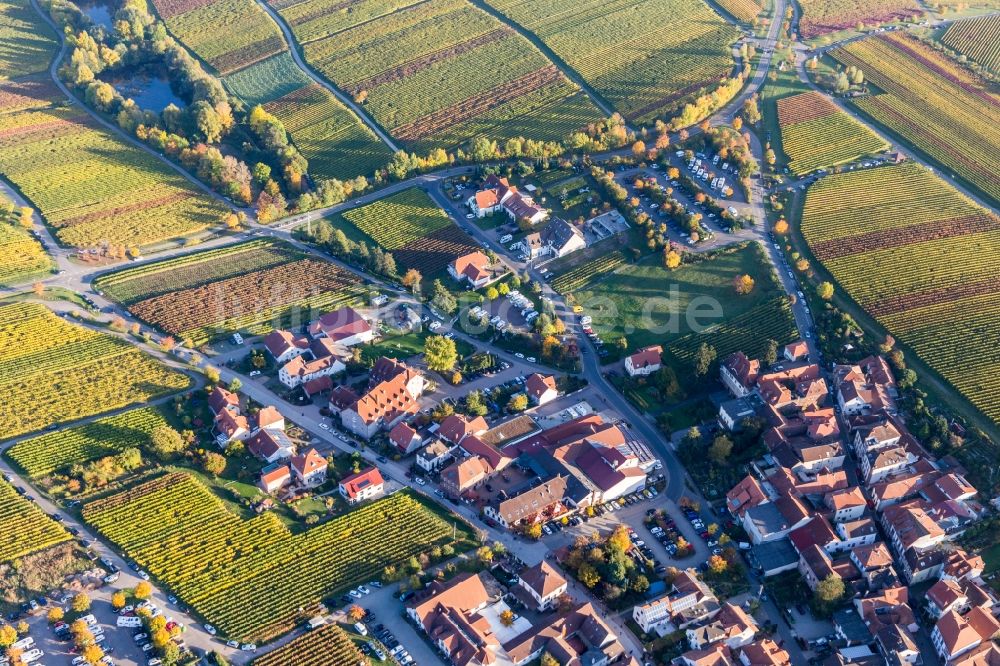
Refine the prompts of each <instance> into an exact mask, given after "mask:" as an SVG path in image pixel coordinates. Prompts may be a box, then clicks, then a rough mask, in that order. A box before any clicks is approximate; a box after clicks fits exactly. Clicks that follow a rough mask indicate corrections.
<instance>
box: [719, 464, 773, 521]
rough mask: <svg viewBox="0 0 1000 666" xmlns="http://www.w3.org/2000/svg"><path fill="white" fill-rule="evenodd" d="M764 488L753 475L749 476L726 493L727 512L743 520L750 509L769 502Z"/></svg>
mask: <svg viewBox="0 0 1000 666" xmlns="http://www.w3.org/2000/svg"><path fill="white" fill-rule="evenodd" d="M769 501H770V498H769V497H768V495H767V493H766V492H765V491H764V486H762V485H761V483H760V481H758V480H757V479H756V477H754V476H753V475H752V474H747V475H746V476H745V477H743V480H742V481H740V482H739V483H737V484H736V485H735V486H733V488H732V489H731V490H730V491H729V492H728V493H726V510H727V511H729V513H730V514H732V515H733V516H735V517H738V518H742V517H743V514H744V513H746V512H747V510H748V509H752V508H753V507H755V506H757V505H759V504H763V503H764V502H769Z"/></svg>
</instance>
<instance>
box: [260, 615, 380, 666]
mask: <svg viewBox="0 0 1000 666" xmlns="http://www.w3.org/2000/svg"><path fill="white" fill-rule="evenodd" d="M362 661H364V658H363V657H362V656H361V653H360V652H359V651H358V648H357V646H356V645H355V644H354V641H352V640H351V638H350V637H349V636H348V635H347V634H345V633H344V630H343V629H341V628H340V627H339V626H337V625H335V624H328V625H326V626H325V627H320V628H319V629H315V630H313V631H310V632H309V633H307V634H304V635H302V636H299V637H298V638H296V639H294V640H292V641H291V642H290V643H288V645H284V646H282V647H280V648H278V649H277V650H273V651H271V652H268V653H267V654H265V655H264V656H262V657H258V658H256V659H254V660H253V666H285V665H286V664H295V666H357V664H359V663H361V662H362Z"/></svg>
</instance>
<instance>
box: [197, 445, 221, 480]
mask: <svg viewBox="0 0 1000 666" xmlns="http://www.w3.org/2000/svg"><path fill="white" fill-rule="evenodd" d="M201 468H202V469H203V470H205V472H207V473H208V474H211V475H212V476H219V475H220V474H222V473H223V472H224V471H226V457H225V456H223V455H222V454H219V453H215V452H214V451H208V452H206V453H205V455H204V456H202V458H201Z"/></svg>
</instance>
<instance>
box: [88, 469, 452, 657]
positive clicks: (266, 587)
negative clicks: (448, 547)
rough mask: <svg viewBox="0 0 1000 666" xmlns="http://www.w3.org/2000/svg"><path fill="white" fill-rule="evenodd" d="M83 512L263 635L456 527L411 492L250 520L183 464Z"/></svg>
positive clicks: (149, 562) (148, 564)
mask: <svg viewBox="0 0 1000 666" xmlns="http://www.w3.org/2000/svg"><path fill="white" fill-rule="evenodd" d="M164 507H171V509H170V510H169V511H165V510H164ZM83 517H84V519H85V520H86V521H87V522H88V523H90V524H91V525H93V526H94V527H95V528H97V529H98V530H100V532H101V533H102V534H103V535H104V536H105V537H106V538H108V539H110V540H111V541H113V542H114V543H115V544H117V545H118V546H119V547H120V548H122V549H123V550H124V551H125V552H126V553H127V554H128V556H129V557H131V558H133V559H134V560H135V561H137V562H138V563H139V564H140V566H142V567H143V568H144V569H146V570H147V571H149V573H150V574H152V575H153V576H155V577H156V578H157V579H158V580H160V581H161V582H162V583H163V584H165V585H166V586H167V587H168V588H170V590H171V591H172V592H173V593H174V594H176V595H177V596H178V597H180V598H181V599H182V600H183V601H184V602H185V603H186V604H187V605H190V606H191V608H193V609H194V610H195V611H196V612H197V613H198V614H199V615H200V616H202V617H203V618H205V619H206V620H207V621H209V622H211V623H212V624H213V625H215V627H217V628H218V629H219V631H220V632H221V633H222V634H223V635H225V636H228V637H231V638H240V639H244V640H256V641H258V642H259V641H264V640H267V639H269V638H272V637H274V636H276V635H278V634H280V633H283V632H285V631H287V630H288V629H290V628H291V627H293V626H294V625H295V624H296V621H297V620H301V619H303V618H305V617H309V616H310V615H311V613H312V612H313V611H314V610H315V607H316V604H318V603H319V602H320V600H321V599H323V598H325V597H328V596H330V595H333V594H337V593H341V592H344V591H345V590H346V589H347V588H349V587H351V586H353V585H356V584H357V583H359V582H363V581H367V580H371V579H373V578H377V577H378V576H379V575H380V574H381V572H382V570H383V569H384V568H385V567H386V566H388V565H397V564H400V563H403V562H405V561H406V560H407V559H408V558H409V557H411V556H413V555H416V554H419V553H421V552H423V551H427V550H429V549H430V548H431V546H432V545H434V544H438V545H441V544H444V543H448V542H450V541H451V537H452V525H451V523H450V522H445V520H443V519H442V518H441V517H439V516H438V515H437V514H436V513H435V512H433V511H431V510H430V509H429V508H428V507H427V506H425V505H424V504H423V500H418V499H416V498H415V497H413V496H411V495H410V494H408V493H406V492H399V493H395V494H393V495H391V496H389V497H387V498H385V499H382V500H378V501H376V502H372V503H370V504H366V505H365V506H363V507H362V508H360V509H357V510H354V511H351V512H350V513H348V514H346V515H343V516H340V517H337V518H334V519H333V520H330V521H328V522H326V523H323V524H322V525H319V526H317V527H313V528H311V529H309V530H308V531H306V532H304V533H302V534H291V533H289V531H288V529H287V528H286V527H285V526H284V524H283V523H282V522H281V521H280V520H279V519H278V518H277V517H276V516H275V515H274V514H271V513H265V514H263V515H261V516H257V517H254V518H251V519H249V520H243V519H242V518H240V517H239V516H237V515H235V514H234V513H232V512H230V511H229V510H228V509H227V508H226V507H225V506H224V505H223V504H222V502H221V501H220V500H219V499H218V498H217V497H216V496H215V495H214V494H212V493H211V492H210V491H209V490H208V489H206V488H205V487H204V486H203V485H202V484H201V483H200V482H198V481H197V480H195V479H194V478H193V477H192V476H190V475H188V474H185V473H174V474H168V475H166V476H163V477H160V478H157V479H154V480H152V481H149V482H146V483H143V484H141V485H138V486H136V487H133V488H131V489H129V490H126V491H123V492H121V493H118V494H116V495H112V496H110V497H108V498H106V499H102V500H97V501H95V502H91V503H89V504H87V505H86V506H85V507H84V509H83ZM300 608H304V609H305V612H304V613H300V612H299V609H300ZM324 663H328V662H324Z"/></svg>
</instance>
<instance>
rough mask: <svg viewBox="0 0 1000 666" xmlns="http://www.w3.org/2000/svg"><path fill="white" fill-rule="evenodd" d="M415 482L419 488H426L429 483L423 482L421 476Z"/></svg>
mask: <svg viewBox="0 0 1000 666" xmlns="http://www.w3.org/2000/svg"><path fill="white" fill-rule="evenodd" d="M414 482H415V483H416V484H417V485H418V486H426V485H427V482H426V481H424V480H423V479H422V478H420V477H419V476H418V477H417V478H416V479H414Z"/></svg>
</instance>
